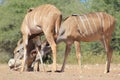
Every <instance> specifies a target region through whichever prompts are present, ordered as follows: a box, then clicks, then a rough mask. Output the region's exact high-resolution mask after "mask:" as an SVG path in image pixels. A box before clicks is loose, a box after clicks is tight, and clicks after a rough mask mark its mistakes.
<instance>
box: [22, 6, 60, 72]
mask: <svg viewBox="0 0 120 80" xmlns="http://www.w3.org/2000/svg"><path fill="white" fill-rule="evenodd" d="M61 20H62V14H61V12H60V11H59V10H58V9H57V8H56V7H55V6H53V5H50V4H45V5H41V6H39V7H37V8H34V9H33V10H32V11H30V12H29V13H27V14H26V16H25V18H24V20H23V23H22V26H21V32H22V35H23V43H24V59H23V61H22V69H21V71H24V68H25V66H26V59H27V45H28V41H29V38H30V37H31V35H33V34H43V33H44V35H45V37H46V39H47V41H48V43H49V44H50V46H51V49H52V53H53V68H52V71H55V70H56V43H55V36H56V34H58V30H59V27H60V24H61ZM34 39H36V49H37V52H38V54H40V52H39V50H38V46H39V45H40V44H41V42H40V40H39V37H38V36H36V38H34Z"/></svg>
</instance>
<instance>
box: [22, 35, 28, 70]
mask: <svg viewBox="0 0 120 80" xmlns="http://www.w3.org/2000/svg"><path fill="white" fill-rule="evenodd" d="M23 44H24V55H23V60H22V68H21V72H23V71H24V69H25V67H26V66H27V65H26V60H27V45H28V36H27V35H23ZM26 68H27V67H26Z"/></svg>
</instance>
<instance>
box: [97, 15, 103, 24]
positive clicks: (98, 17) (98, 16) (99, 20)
mask: <svg viewBox="0 0 120 80" xmlns="http://www.w3.org/2000/svg"><path fill="white" fill-rule="evenodd" d="M96 15H97V17H98V19H99V22H100V25H101V26H102V24H101V18H100V16H99V14H98V13H96Z"/></svg>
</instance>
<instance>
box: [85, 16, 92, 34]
mask: <svg viewBox="0 0 120 80" xmlns="http://www.w3.org/2000/svg"><path fill="white" fill-rule="evenodd" d="M84 16H85V18H86V20H87V22H88V25H89V28H90V30H91V32H92V33H94V32H93V29H92V27H91V24H90V22H89V20H88V17H87V16H86V15H84Z"/></svg>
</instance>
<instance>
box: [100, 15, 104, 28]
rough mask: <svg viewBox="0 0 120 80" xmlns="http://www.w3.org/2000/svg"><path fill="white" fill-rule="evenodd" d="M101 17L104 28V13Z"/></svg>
mask: <svg viewBox="0 0 120 80" xmlns="http://www.w3.org/2000/svg"><path fill="white" fill-rule="evenodd" d="M100 16H101V18H102V28H103V27H104V17H103V15H102V13H100Z"/></svg>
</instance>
